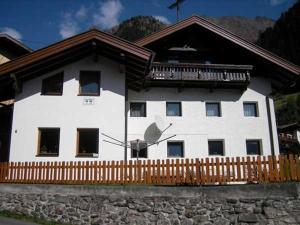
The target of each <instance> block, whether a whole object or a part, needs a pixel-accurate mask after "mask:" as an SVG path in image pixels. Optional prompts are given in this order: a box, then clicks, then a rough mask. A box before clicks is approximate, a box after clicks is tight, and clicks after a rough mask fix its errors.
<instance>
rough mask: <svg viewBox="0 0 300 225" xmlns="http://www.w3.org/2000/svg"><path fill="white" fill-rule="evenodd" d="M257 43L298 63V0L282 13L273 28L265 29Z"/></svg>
mask: <svg viewBox="0 0 300 225" xmlns="http://www.w3.org/2000/svg"><path fill="white" fill-rule="evenodd" d="M257 43H258V44H259V45H261V46H262V47H264V48H266V49H268V50H270V51H271V52H274V53H276V54H278V55H280V56H281V57H283V58H285V59H288V60H289V61H291V62H293V63H295V64H297V65H300V1H297V2H296V3H295V5H294V6H293V7H291V8H290V9H289V10H288V11H287V12H285V13H283V14H282V15H281V17H280V18H279V19H278V21H277V22H276V23H275V25H274V27H273V28H268V29H266V30H265V31H264V32H263V33H262V34H261V35H260V37H259V39H258V41H257Z"/></svg>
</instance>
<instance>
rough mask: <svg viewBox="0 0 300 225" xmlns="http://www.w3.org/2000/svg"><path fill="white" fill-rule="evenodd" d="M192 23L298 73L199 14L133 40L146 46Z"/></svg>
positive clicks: (299, 72)
mask: <svg viewBox="0 0 300 225" xmlns="http://www.w3.org/2000/svg"><path fill="white" fill-rule="evenodd" d="M194 24H196V25H199V26H201V27H203V28H205V29H207V30H209V31H211V32H214V33H216V34H217V35H220V36H222V37H223V38H225V39H227V40H229V41H231V42H233V43H235V44H237V45H239V46H241V47H243V48H245V49H247V50H249V51H251V52H253V53H254V54H256V55H258V56H260V57H262V58H264V59H266V60H268V61H270V62H272V63H274V64H276V65H277V66H279V67H281V68H283V69H285V70H287V71H289V72H291V73H293V74H296V75H300V67H299V66H297V65H295V64H293V63H291V62H289V61H287V60H285V59H283V58H281V57H279V56H277V55H276V54H273V53H271V52H269V51H267V50H265V49H263V48H261V47H259V46H257V45H255V44H253V43H251V42H248V41H246V40H244V39H242V38H241V37H239V36H237V35H235V34H233V33H232V32H230V31H227V30H225V29H223V28H221V27H220V26H218V25H216V24H214V23H211V22H209V21H208V20H206V19H203V18H202V17H200V16H192V17H189V18H187V19H185V20H182V21H180V22H178V23H176V24H174V25H171V26H168V27H166V28H164V29H162V30H160V31H158V32H155V33H153V34H150V35H148V36H146V37H144V38H142V39H140V40H137V41H136V42H135V44H137V45H139V46H143V47H146V46H147V45H148V44H150V43H153V42H155V41H157V40H159V39H161V38H163V37H166V36H168V35H170V34H172V33H174V32H176V31H179V30H181V29H184V28H186V27H189V26H191V25H194Z"/></svg>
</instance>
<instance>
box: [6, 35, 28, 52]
mask: <svg viewBox="0 0 300 225" xmlns="http://www.w3.org/2000/svg"><path fill="white" fill-rule="evenodd" d="M0 41H1V45H3V46H5V47H7V48H10V49H12V50H13V51H14V52H15V53H16V55H17V56H21V55H25V54H27V53H30V52H32V49H30V48H29V47H27V46H26V45H24V44H23V43H22V42H20V41H18V40H17V39H15V38H13V37H11V36H9V35H8V34H6V33H0Z"/></svg>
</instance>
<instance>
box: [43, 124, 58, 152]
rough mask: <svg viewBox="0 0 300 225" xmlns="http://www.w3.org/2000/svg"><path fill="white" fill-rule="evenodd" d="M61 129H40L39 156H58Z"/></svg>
mask: <svg viewBox="0 0 300 225" xmlns="http://www.w3.org/2000/svg"><path fill="white" fill-rule="evenodd" d="M59 133H60V129H59V128H39V141H38V156H58V154H59Z"/></svg>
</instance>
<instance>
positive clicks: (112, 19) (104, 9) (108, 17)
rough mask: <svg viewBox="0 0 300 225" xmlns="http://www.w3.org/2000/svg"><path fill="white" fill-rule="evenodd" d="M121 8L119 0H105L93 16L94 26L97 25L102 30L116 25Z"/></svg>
mask: <svg viewBox="0 0 300 225" xmlns="http://www.w3.org/2000/svg"><path fill="white" fill-rule="evenodd" d="M123 8H124V7H123V5H122V4H121V2H120V1H119V0H107V1H106V2H104V3H100V7H99V9H98V12H97V13H95V14H94V15H93V18H94V25H99V26H100V27H101V28H103V29H107V28H111V27H113V26H115V25H117V24H118V23H119V16H120V13H121V11H122V10H123Z"/></svg>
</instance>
